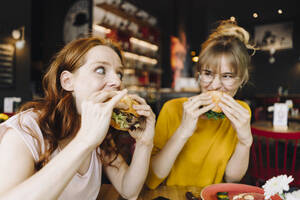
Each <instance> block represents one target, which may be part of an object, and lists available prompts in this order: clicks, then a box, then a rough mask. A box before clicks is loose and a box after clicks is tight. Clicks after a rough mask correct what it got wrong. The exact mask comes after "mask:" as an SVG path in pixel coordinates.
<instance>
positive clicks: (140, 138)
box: [129, 95, 155, 146]
mask: <svg viewBox="0 0 300 200" xmlns="http://www.w3.org/2000/svg"><path fill="white" fill-rule="evenodd" d="M130 97H131V98H132V99H133V100H135V101H136V102H138V104H134V105H132V108H133V109H135V111H136V112H137V113H138V114H139V115H140V116H144V117H145V118H146V119H145V121H144V123H143V122H142V124H141V127H140V128H137V129H135V130H129V134H130V135H131V136H132V137H133V138H134V139H135V140H136V142H137V143H139V142H140V143H142V144H145V145H149V146H152V145H153V137H154V132H155V130H154V129H155V128H154V127H155V114H154V113H153V111H152V109H151V107H150V106H149V105H148V104H147V103H146V101H145V100H144V99H143V98H141V97H139V96H137V95H130Z"/></svg>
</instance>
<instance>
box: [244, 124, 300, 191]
mask: <svg viewBox="0 0 300 200" xmlns="http://www.w3.org/2000/svg"><path fill="white" fill-rule="evenodd" d="M251 130H252V134H253V138H254V140H253V145H252V147H251V157H250V165H249V173H250V176H251V178H254V181H255V184H256V185H257V186H261V185H263V184H264V183H265V182H266V181H267V180H268V179H270V178H272V177H274V176H278V175H281V174H286V175H292V176H293V178H294V181H293V182H292V183H291V184H290V185H291V186H296V187H300V152H299V149H298V148H300V146H298V141H299V139H300V131H299V132H288V133H287V132H275V131H272V130H262V129H259V128H256V127H252V128H251ZM299 145H300V144H299ZM297 149H298V155H297ZM297 157H298V158H297Z"/></svg>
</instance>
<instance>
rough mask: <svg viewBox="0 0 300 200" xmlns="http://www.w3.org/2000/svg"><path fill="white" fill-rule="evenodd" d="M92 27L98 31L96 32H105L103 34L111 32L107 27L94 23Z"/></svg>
mask: <svg viewBox="0 0 300 200" xmlns="http://www.w3.org/2000/svg"><path fill="white" fill-rule="evenodd" d="M93 29H94V30H95V31H98V32H101V33H105V34H108V33H110V32H111V30H110V29H109V28H105V27H103V26H100V25H98V24H94V25H93Z"/></svg>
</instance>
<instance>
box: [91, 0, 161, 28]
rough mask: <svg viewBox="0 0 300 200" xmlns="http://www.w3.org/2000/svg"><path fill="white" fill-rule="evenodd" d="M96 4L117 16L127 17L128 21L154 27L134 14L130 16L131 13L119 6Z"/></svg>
mask: <svg viewBox="0 0 300 200" xmlns="http://www.w3.org/2000/svg"><path fill="white" fill-rule="evenodd" d="M96 6H97V7H99V8H103V9H105V10H107V11H109V12H111V13H114V14H115V15H118V16H119V17H122V18H124V19H128V20H129V21H131V22H134V23H136V24H138V25H139V26H147V27H152V28H154V29H156V27H155V26H153V25H151V24H149V23H148V22H146V21H143V20H140V19H138V18H136V17H135V16H131V15H129V14H127V13H126V12H124V11H122V10H121V9H120V8H116V7H115V6H111V5H109V4H106V3H100V4H96Z"/></svg>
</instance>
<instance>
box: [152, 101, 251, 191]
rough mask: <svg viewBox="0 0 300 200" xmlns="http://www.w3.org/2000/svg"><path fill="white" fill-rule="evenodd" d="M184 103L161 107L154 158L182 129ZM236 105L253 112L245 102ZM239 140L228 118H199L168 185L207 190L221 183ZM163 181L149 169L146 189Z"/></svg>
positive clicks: (169, 177) (172, 171) (173, 168)
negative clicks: (210, 186) (177, 130)
mask: <svg viewBox="0 0 300 200" xmlns="http://www.w3.org/2000/svg"><path fill="white" fill-rule="evenodd" d="M185 101H187V98H178V99H172V100H170V101H168V102H167V103H165V104H164V106H163V107H162V109H161V111H160V114H159V117H158V119H157V124H156V130H155V131H156V132H155V136H154V148H153V152H152V155H155V154H156V153H157V152H158V151H159V150H160V149H162V148H163V147H164V145H165V144H166V142H167V141H168V139H169V138H170V137H171V136H172V135H173V133H174V132H175V131H176V129H177V128H178V127H179V125H180V123H181V119H182V110H183V109H182V104H183V103H184V102H185ZM237 102H238V103H239V104H241V105H242V106H243V107H245V108H246V109H247V110H248V111H249V112H250V113H251V110H250V108H249V106H248V105H247V104H246V103H245V102H242V101H237ZM237 140H238V139H237V135H236V132H235V130H234V129H233V127H232V126H231V122H230V121H229V119H228V118H226V117H225V118H224V119H219V120H215V119H199V120H198V123H197V128H196V130H195V132H194V134H193V135H192V136H191V137H190V138H189V140H188V141H187V142H186V144H185V146H184V147H183V149H182V151H181V152H180V153H179V155H178V157H177V159H176V161H175V163H174V165H173V167H172V169H171V171H170V173H169V175H168V176H167V180H166V184H167V185H169V186H171V185H179V186H198V187H205V186H207V185H211V184H215V183H220V182H222V180H223V176H224V173H225V169H226V165H227V162H228V161H229V159H230V157H231V155H232V154H233V152H234V149H235V146H236V144H237ZM163 181H164V179H160V178H158V177H157V176H156V175H155V174H154V172H153V171H152V169H151V168H150V172H149V175H148V178H147V180H146V184H147V186H148V187H149V188H151V189H154V188H156V187H157V186H158V185H159V184H161V183H162V182H163Z"/></svg>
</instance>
